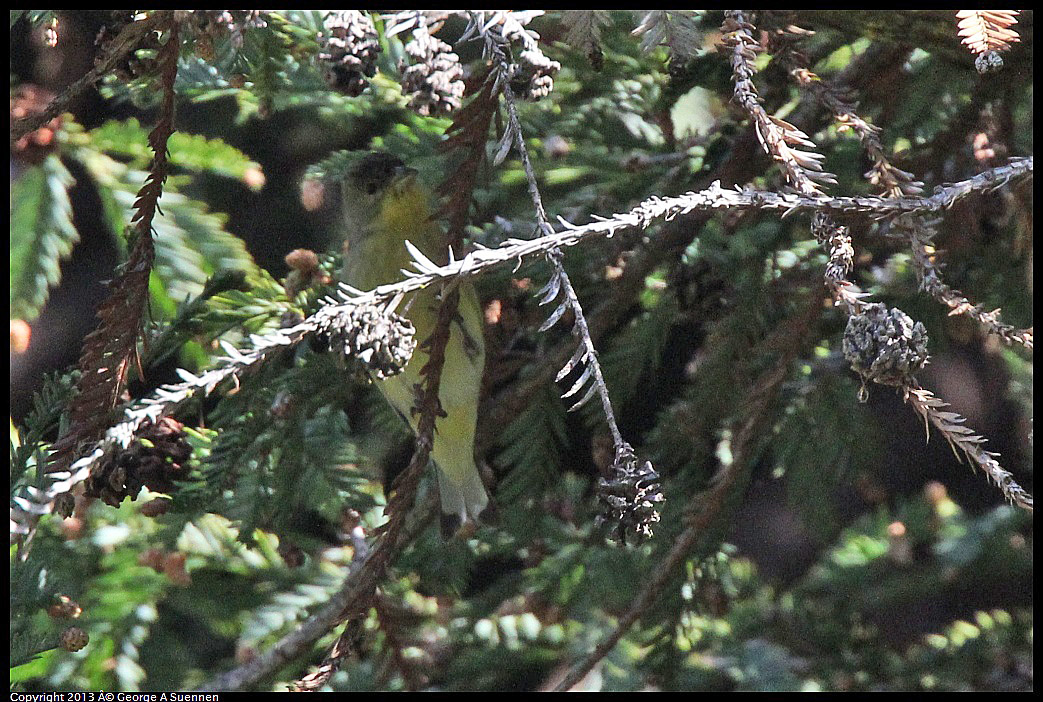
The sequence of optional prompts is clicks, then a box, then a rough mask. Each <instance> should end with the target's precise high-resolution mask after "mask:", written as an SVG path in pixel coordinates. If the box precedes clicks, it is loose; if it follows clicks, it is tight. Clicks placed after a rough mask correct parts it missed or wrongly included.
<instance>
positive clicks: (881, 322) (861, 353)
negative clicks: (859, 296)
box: [843, 303, 928, 385]
mask: <svg viewBox="0 0 1043 702" xmlns="http://www.w3.org/2000/svg"><path fill="white" fill-rule="evenodd" d="M843 349H844V357H845V358H846V359H847V360H848V361H849V362H850V363H851V368H852V370H854V371H855V372H856V373H858V374H859V375H861V376H862V379H863V380H864V381H866V382H868V381H870V380H872V381H875V382H877V383H883V384H885V385H902V384H904V383H905V382H907V381H908V380H909V378H910V377H911V376H912V374H913V373H915V372H916V371H918V370H920V369H921V368H923V367H924V365H925V364H926V363H927V359H928V353H927V331H926V330H925V329H924V326H923V324H921V323H920V322H914V321H913V320H912V318H910V317H909V315H907V314H906V313H905V312H902V311H901V310H900V309H898V308H897V307H892V308H891V309H890V310H888V309H887V306H886V305H883V304H880V303H872V304H869V305H866V306H865V308H864V310H863V311H862V312H861V313H859V314H856V315H852V317H851V318H850V319H848V322H847V329H845V330H844V344H843Z"/></svg>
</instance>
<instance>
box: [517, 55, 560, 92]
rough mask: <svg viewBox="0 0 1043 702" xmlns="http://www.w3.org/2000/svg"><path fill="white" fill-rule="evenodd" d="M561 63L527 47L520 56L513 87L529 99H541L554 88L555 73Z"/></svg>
mask: <svg viewBox="0 0 1043 702" xmlns="http://www.w3.org/2000/svg"><path fill="white" fill-rule="evenodd" d="M560 70H561V64H560V63H558V62H557V61H551V60H550V59H549V58H547V57H546V56H545V55H544V54H543V53H542V52H540V51H535V50H533V49H526V50H525V51H522V52H521V55H520V56H519V57H518V64H517V66H516V67H515V70H514V76H513V78H512V80H511V88H512V89H513V90H514V91H515V92H517V93H518V94H519V95H520V96H522V97H523V98H525V99H527V100H539V99H540V98H542V97H545V96H546V95H548V94H550V91H551V90H553V89H554V74H555V73H557V72H558V71H560Z"/></svg>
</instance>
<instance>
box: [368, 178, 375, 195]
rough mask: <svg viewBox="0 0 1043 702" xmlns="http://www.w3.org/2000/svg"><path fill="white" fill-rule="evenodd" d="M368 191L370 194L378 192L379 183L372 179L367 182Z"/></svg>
mask: <svg viewBox="0 0 1043 702" xmlns="http://www.w3.org/2000/svg"><path fill="white" fill-rule="evenodd" d="M366 192H367V193H368V194H370V195H372V194H373V193H375V192H377V184H376V183H374V182H372V181H370V182H369V183H366Z"/></svg>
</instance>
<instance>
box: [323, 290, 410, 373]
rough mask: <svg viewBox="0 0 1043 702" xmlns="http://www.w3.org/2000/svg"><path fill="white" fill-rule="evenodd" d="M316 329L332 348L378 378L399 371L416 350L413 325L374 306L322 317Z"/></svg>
mask: <svg viewBox="0 0 1043 702" xmlns="http://www.w3.org/2000/svg"><path fill="white" fill-rule="evenodd" d="M317 332H318V334H319V336H320V337H323V338H325V339H327V340H328V343H329V348H330V350H331V351H336V352H338V353H340V354H341V355H342V356H343V357H344V358H345V359H348V360H355V361H357V362H359V363H361V364H362V365H363V366H365V367H366V368H367V369H368V370H370V371H371V372H372V373H373V374H374V375H376V376H377V377H378V378H381V379H383V378H388V377H390V376H392V375H397V374H399V373H401V372H402V369H403V368H405V366H406V364H407V363H409V359H410V358H411V357H412V356H413V351H414V349H416V339H414V338H413V337H414V334H416V328H415V327H414V326H413V323H412V322H410V321H409V320H408V319H406V318H405V317H402V316H400V315H397V314H395V313H393V312H385V311H383V310H381V309H380V308H378V307H374V306H361V305H360V306H351V307H348V308H346V309H342V310H341V311H340V312H339V313H338V314H330V315H328V316H325V317H321V318H320V320H319V323H318V328H317Z"/></svg>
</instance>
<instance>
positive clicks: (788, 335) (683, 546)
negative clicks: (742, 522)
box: [554, 296, 820, 692]
mask: <svg viewBox="0 0 1043 702" xmlns="http://www.w3.org/2000/svg"><path fill="white" fill-rule="evenodd" d="M809 299H811V300H813V301H814V302H815V303H816V304H814V305H812V304H806V305H804V311H803V313H802V314H801V315H800V319H798V320H793V322H792V323H787V324H785V325H783V326H782V327H780V329H781V338H777V339H775V340H774V341H775V343H776V344H780V345H782V347H783V350H782V356H781V358H779V360H778V362H777V363H775V364H774V365H773V366H772V367H771V368H770V369H768V370H767V371H765V372H764V374H763V375H762V376H761V377H759V378H758V379H757V380H756V381H755V382H754V383H753V385H752V393H751V395H750V399H749V400H748V401H747V402H746V408H745V411H744V420H743V422H742V425H741V426H740V427H739V429H738V430H737V431H736V433H735V438H734V440H733V441H732V445H731V455H732V460H731V462H730V463H722V465H721V468H720V470H719V471H718V472H717V475H716V476H715V477H714V481H713V484H712V485H711V487H710V489H709V490H707V491H706V492H704V493H701V494H699V495H697V496H696V497H694V498H693V499H692V500H691V501H690V502H689V503H688V505H686V507H685V517H684V519H685V528H684V530H683V531H682V532H681V533H680V534H679V535H678V537H677V539H676V540H675V541H674V543H673V546H671V547H670V551H669V552H668V553H667V555H666V557H665V558H664V559H663V560H662V561H661V562H659V563H657V564H656V568H655V571H654V574H653V575H652V577H651V578H650V579H649V580H648V581H647V582H646V583H645V585H644V587H642V588H641V590H640V592H638V594H637V596H636V597H635V598H634V599H633V601H631V603H630V606H629V607H628V608H627V611H626V613H624V614H623V616H622V617H620V618H619V621H618V622H617V623H616V627H615V628H614V629H613V630H612V633H611V634H609V635H608V636H607V637H606V638H604V639H602V640H601V642H600V643H598V645H597V646H596V647H595V648H594V650H593V651H591V652H590V653H589V654H588V655H587V656H586V657H584V658H583V660H582V661H580V662H579V663H578V664H577V665H576V666H575V667H574V668H572V670H570V671H569V673H568V675H566V676H565V678H564V679H562V681H561V682H559V683H558V684H557V686H556V687H555V688H554V691H555V692H565V691H567V690H570V689H572V688H573V687H575V686H576V685H577V684H578V683H579V682H580V681H581V680H582V679H583V678H584V677H586V675H587V673H589V672H590V671H591V670H592V669H593V668H594V666H595V665H597V664H598V662H599V661H600V660H601V659H603V658H604V657H605V656H607V655H608V654H609V653H610V652H611V651H612V649H613V648H615V646H616V644H617V643H619V640H620V639H622V638H623V636H625V635H626V633H627V632H628V631H629V630H630V628H631V627H632V626H633V625H634V624H635V623H636V622H637V620H638V619H639V618H640V617H641V615H642V614H644V613H645V611H647V610H648V608H649V607H650V606H652V604H654V603H655V601H656V599H658V597H659V595H660V594H661V593H662V592H663V590H664V589H665V588H666V586H667V585H668V584H669V583H670V581H671V580H673V579H674V578H675V577H676V575H677V570H678V568H679V567H680V565H681V564H682V563H683V562H684V561H685V560H686V559H687V558H689V557H690V556H691V554H692V551H693V549H694V548H695V546H696V545H697V544H698V542H699V539H700V537H702V536H703V534H705V533H706V530H707V529H708V528H709V527H710V526H711V525H712V524H713V523H714V522H715V521H716V520H717V519H718V518H719V517H720V516H721V512H722V511H723V509H724V507H725V504H726V503H727V499H726V497H727V496H728V495H730V494H731V493H732V491H733V490H734V489H735V488H736V487H737V484H738V482H739V480H740V479H741V478H742V476H743V474H744V470H745V468H746V463H747V462H748V461H749V460H750V458H751V454H752V448H753V446H754V444H755V443H756V439H757V437H758V435H759V431H758V427H760V426H761V424H762V423H763V421H764V419H765V415H766V412H767V410H768V408H769V407H770V405H771V402H772V400H773V399H774V397H775V395H776V393H777V391H778V389H779V387H780V386H781V385H782V382H783V381H784V380H785V379H786V377H787V376H788V375H789V368H790V364H791V363H792V361H793V359H794V358H795V357H796V355H797V353H798V351H799V348H800V341H801V340H802V339H803V338H804V332H805V331H806V330H807V327H808V324H810V323H811V320H812V319H813V317H814V315H815V314H818V313H819V311H820V308H819V306H818V304H817V300H815V299H814V297H813V296H809Z"/></svg>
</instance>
